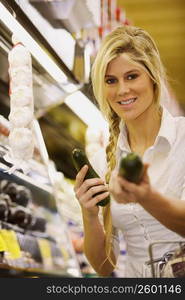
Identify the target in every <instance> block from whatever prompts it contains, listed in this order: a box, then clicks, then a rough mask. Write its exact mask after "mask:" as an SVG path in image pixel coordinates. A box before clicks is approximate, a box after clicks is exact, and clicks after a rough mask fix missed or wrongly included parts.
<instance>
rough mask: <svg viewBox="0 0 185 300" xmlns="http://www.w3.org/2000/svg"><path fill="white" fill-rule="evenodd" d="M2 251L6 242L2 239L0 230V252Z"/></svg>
mask: <svg viewBox="0 0 185 300" xmlns="http://www.w3.org/2000/svg"><path fill="white" fill-rule="evenodd" d="M3 251H7V246H6V243H5V241H4V239H3V237H2V236H1V232H0V252H3Z"/></svg>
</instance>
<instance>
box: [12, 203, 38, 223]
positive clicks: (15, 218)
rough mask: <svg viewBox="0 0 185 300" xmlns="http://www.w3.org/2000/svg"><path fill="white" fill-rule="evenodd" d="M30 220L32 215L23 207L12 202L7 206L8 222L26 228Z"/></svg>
mask: <svg viewBox="0 0 185 300" xmlns="http://www.w3.org/2000/svg"><path fill="white" fill-rule="evenodd" d="M31 221H32V215H31V213H30V211H29V210H28V209H26V208H25V207H23V206H20V205H14V204H12V205H11V206H10V207H9V214H8V222H10V223H12V224H16V225H18V226H20V227H22V228H27V227H28V226H29V224H30V223H31Z"/></svg>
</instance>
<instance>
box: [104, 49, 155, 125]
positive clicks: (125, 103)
mask: <svg viewBox="0 0 185 300" xmlns="http://www.w3.org/2000/svg"><path fill="white" fill-rule="evenodd" d="M105 91H106V98H107V101H108V102H109V104H110V106H111V107H112V109H113V110H114V111H115V112H116V113H117V115H118V116H119V117H120V118H122V119H123V120H124V121H125V122H126V121H131V120H135V119H136V118H138V117H139V116H140V115H141V114H143V112H145V111H147V109H148V107H150V106H151V105H152V104H153V103H154V85H153V82H152V79H151V78H150V76H149V74H148V73H147V71H145V69H144V67H142V66H141V65H139V63H138V64H136V63H135V62H132V61H131V59H130V58H129V55H128V54H125V53H124V54H121V55H119V56H118V57H116V58H115V59H113V60H112V61H111V62H110V63H109V64H108V67H107V70H106V74H105Z"/></svg>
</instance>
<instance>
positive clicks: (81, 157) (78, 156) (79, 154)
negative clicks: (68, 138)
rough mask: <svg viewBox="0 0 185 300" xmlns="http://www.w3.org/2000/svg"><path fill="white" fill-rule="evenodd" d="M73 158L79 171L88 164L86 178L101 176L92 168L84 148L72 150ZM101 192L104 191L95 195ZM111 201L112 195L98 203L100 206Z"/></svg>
mask: <svg viewBox="0 0 185 300" xmlns="http://www.w3.org/2000/svg"><path fill="white" fill-rule="evenodd" d="M72 158H73V163H74V166H75V168H76V170H77V172H79V171H80V169H81V168H82V167H83V166H84V165H88V167H89V168H88V171H87V173H86V175H85V179H91V178H100V176H99V175H98V174H97V173H96V172H95V170H94V169H93V168H92V166H91V164H90V162H89V160H88V158H87V156H86V154H85V152H84V151H83V150H82V149H78V148H77V149H74V150H73V151H72ZM99 194H102V192H100V193H97V194H95V195H94V196H97V195H99ZM109 201H110V197H109V196H108V197H106V198H105V199H103V200H101V201H100V202H98V203H97V205H100V206H105V205H107V204H108V203H109Z"/></svg>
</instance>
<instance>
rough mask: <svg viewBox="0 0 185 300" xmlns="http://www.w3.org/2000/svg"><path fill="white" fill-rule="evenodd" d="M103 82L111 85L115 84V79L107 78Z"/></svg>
mask: <svg viewBox="0 0 185 300" xmlns="http://www.w3.org/2000/svg"><path fill="white" fill-rule="evenodd" d="M105 82H106V83H107V84H113V83H115V82H116V79H115V78H107V79H105Z"/></svg>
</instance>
